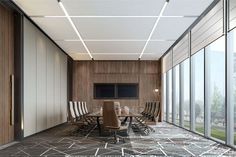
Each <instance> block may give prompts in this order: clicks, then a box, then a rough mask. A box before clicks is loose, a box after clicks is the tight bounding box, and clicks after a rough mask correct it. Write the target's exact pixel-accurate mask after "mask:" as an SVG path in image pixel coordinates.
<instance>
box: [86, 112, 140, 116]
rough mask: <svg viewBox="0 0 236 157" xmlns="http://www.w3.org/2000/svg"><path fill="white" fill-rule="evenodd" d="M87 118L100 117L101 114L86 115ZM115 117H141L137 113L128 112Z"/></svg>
mask: <svg viewBox="0 0 236 157" xmlns="http://www.w3.org/2000/svg"><path fill="white" fill-rule="evenodd" d="M87 116H89V117H102V114H101V112H93V113H90V114H88V115H87ZM117 116H118V117H141V116H142V115H141V114H139V113H132V112H129V114H126V113H121V114H117Z"/></svg>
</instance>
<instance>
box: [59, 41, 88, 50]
mask: <svg viewBox="0 0 236 157" xmlns="http://www.w3.org/2000/svg"><path fill="white" fill-rule="evenodd" d="M56 43H57V44H58V45H60V47H61V48H62V49H63V50H64V51H66V52H67V53H87V51H86V50H85V48H84V46H83V44H82V43H81V41H56Z"/></svg>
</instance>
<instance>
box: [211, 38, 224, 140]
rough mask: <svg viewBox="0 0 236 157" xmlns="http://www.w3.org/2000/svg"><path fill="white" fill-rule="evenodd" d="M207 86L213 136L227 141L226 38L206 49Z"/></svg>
mask: <svg viewBox="0 0 236 157" xmlns="http://www.w3.org/2000/svg"><path fill="white" fill-rule="evenodd" d="M206 72H207V78H206V85H207V88H208V93H207V94H208V98H207V99H208V101H207V102H208V103H207V104H208V105H210V106H209V109H210V112H209V113H210V114H211V115H210V123H211V136H212V137H214V138H217V139H220V140H223V141H224V140H225V37H221V38H220V39H218V40H216V41H215V42H213V43H212V44H210V45H209V46H208V47H206Z"/></svg>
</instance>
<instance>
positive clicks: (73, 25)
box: [58, 0, 93, 59]
mask: <svg viewBox="0 0 236 157" xmlns="http://www.w3.org/2000/svg"><path fill="white" fill-rule="evenodd" d="M58 3H59V5H60V7H61V9H62V10H63V12H64V14H65V16H66V18H67V19H68V21H69V22H70V24H71V26H72V28H73V29H74V31H75V32H76V34H77V36H78V37H79V39H80V41H81V42H82V44H83V46H84V48H85V49H86V51H87V53H88V54H89V56H90V58H91V59H93V56H92V55H91V53H90V51H89V49H88V47H87V45H86V44H85V42H84V40H83V38H82V37H81V35H80V33H79V31H78V29H77V28H76V26H75V24H74V22H73V21H72V19H71V17H70V16H69V14H68V12H67V11H66V8H65V7H64V5H63V4H62V2H61V0H58Z"/></svg>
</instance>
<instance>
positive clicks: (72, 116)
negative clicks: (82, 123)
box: [68, 101, 76, 122]
mask: <svg viewBox="0 0 236 157" xmlns="http://www.w3.org/2000/svg"><path fill="white" fill-rule="evenodd" d="M68 107H69V119H70V121H71V122H74V121H76V115H75V111H74V105H73V102H72V101H69V106H68Z"/></svg>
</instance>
